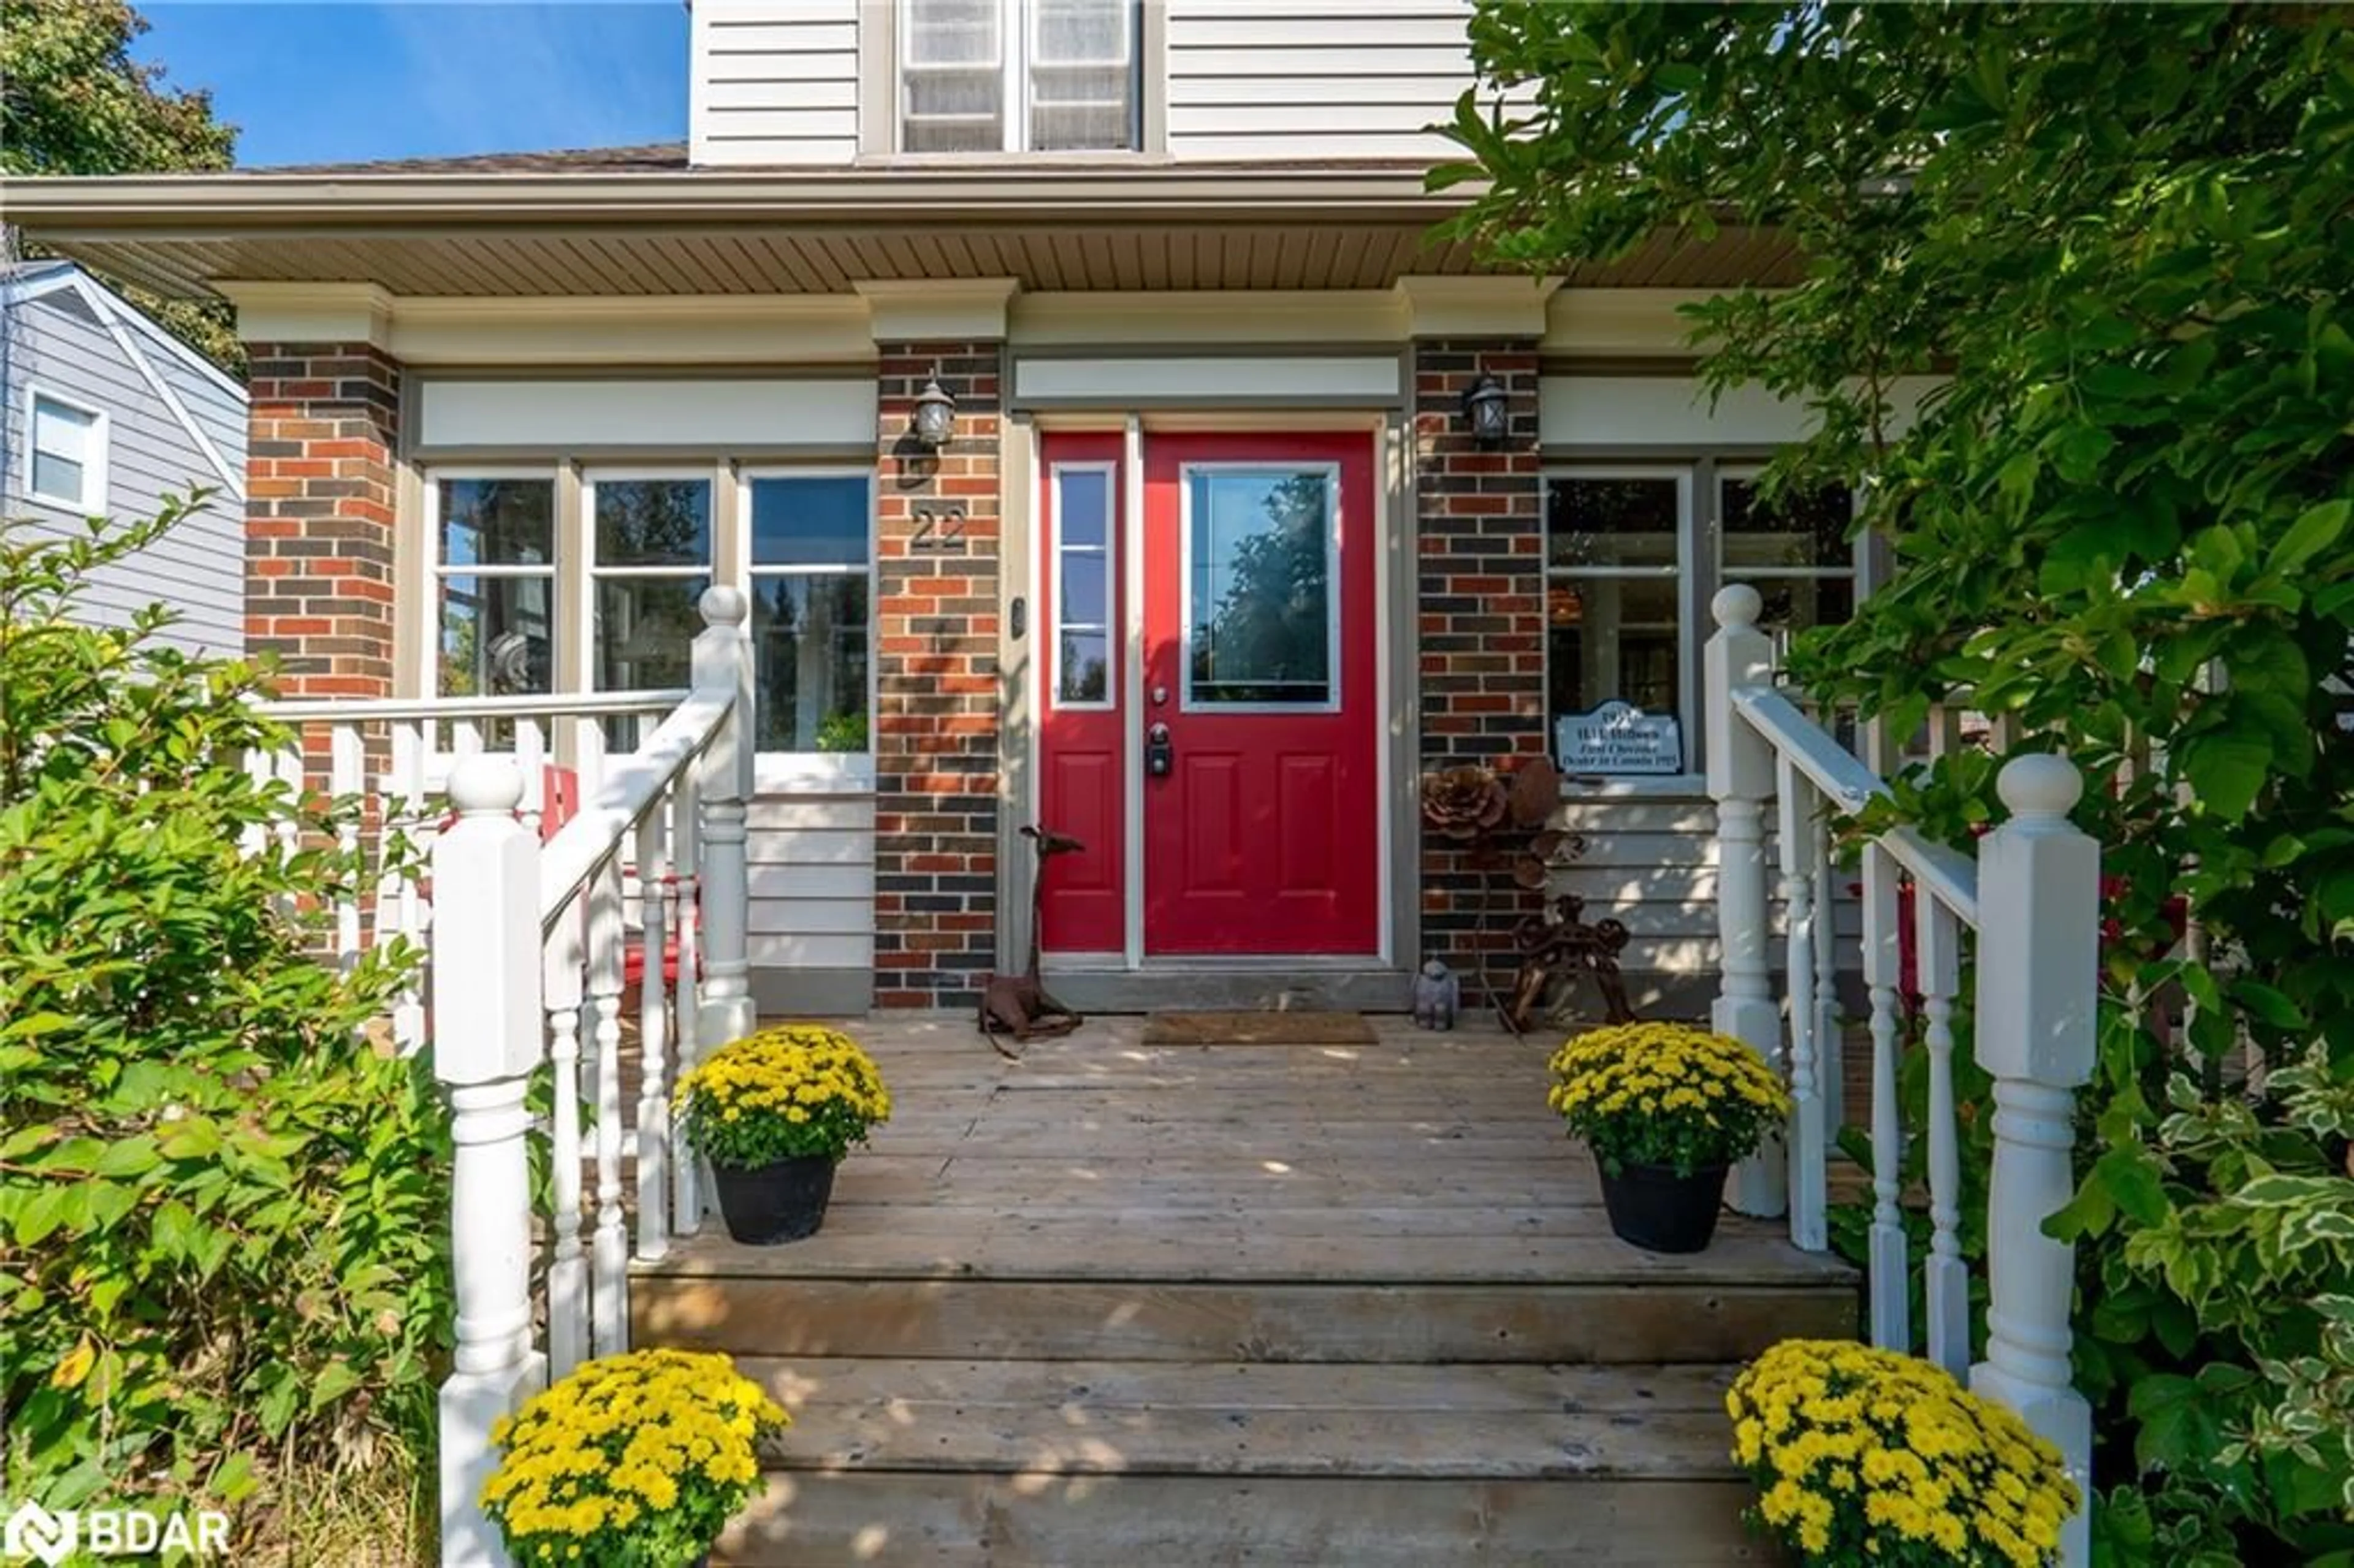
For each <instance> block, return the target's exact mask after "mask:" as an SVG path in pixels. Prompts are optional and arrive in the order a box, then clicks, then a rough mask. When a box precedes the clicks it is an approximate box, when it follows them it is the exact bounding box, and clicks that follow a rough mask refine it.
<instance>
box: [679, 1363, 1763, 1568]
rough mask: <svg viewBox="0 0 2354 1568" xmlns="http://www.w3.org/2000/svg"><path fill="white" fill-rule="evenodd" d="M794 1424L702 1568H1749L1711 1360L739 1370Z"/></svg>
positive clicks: (783, 1366) (1740, 1484)
mask: <svg viewBox="0 0 2354 1568" xmlns="http://www.w3.org/2000/svg"><path fill="white" fill-rule="evenodd" d="M739 1364H741V1365H742V1366H743V1367H744V1369H745V1370H746V1371H747V1372H748V1373H750V1374H751V1375H754V1376H757V1377H760V1378H762V1379H763V1380H764V1381H765V1382H766V1383H768V1385H769V1388H770V1389H771V1391H772V1392H773V1393H775V1394H776V1396H777V1397H778V1398H779V1400H780V1401H781V1402H783V1403H785V1404H788V1405H789V1406H791V1407H795V1408H796V1409H797V1410H800V1411H806V1412H808V1413H809V1414H808V1418H807V1420H806V1421H805V1423H804V1425H801V1426H799V1427H796V1428H795V1429H794V1430H792V1431H790V1432H788V1433H786V1434H785V1435H784V1436H783V1437H782V1438H781V1439H779V1441H778V1442H777V1443H776V1444H775V1445H773V1446H772V1448H771V1449H770V1451H769V1454H768V1456H767V1459H768V1467H769V1486H768V1489H767V1492H766V1494H765V1495H764V1496H763V1497H762V1498H760V1499H758V1500H757V1501H756V1502H755V1504H754V1505H753V1507H752V1508H751V1510H748V1513H747V1514H746V1516H745V1517H744V1519H743V1520H741V1521H740V1522H739V1524H738V1526H737V1529H736V1530H735V1531H733V1532H732V1533H731V1534H730V1536H729V1538H728V1539H727V1540H726V1542H723V1543H722V1549H721V1552H720V1553H719V1554H718V1556H717V1557H716V1559H715V1561H717V1562H722V1563H730V1564H737V1565H743V1568H753V1565H758V1568H769V1565H776V1568H784V1565H786V1564H791V1565H792V1568H832V1565H834V1564H843V1565H845V1568H846V1565H849V1564H853V1563H856V1564H873V1563H890V1564H898V1563H924V1564H949V1563H956V1564H983V1563H986V1564H991V1565H993V1568H1012V1565H1014V1564H1022V1565H1030V1564H1055V1565H1059V1568H1089V1565H1094V1564H1102V1565H1105V1568H1112V1565H1115V1564H1131V1563H1132V1564H1154V1565H1162V1564H1187V1565H1192V1564H1213V1563H1220V1564H1223V1563H1347V1564H1352V1565H1355V1564H1367V1565H1382V1564H1400V1565H1405V1564H1413V1565H1415V1568H1432V1565H1434V1564H1443V1563H1456V1562H1462V1561H1467V1560H1469V1559H1472V1558H1475V1557H1476V1558H1477V1559H1478V1560H1479V1561H1481V1562H1495V1563H1540V1562H1543V1563H1561V1562H1597V1563H1660V1564H1666V1563H1680V1564H1683V1563H1690V1564H1701V1563H1741V1562H1752V1561H1758V1560H1761V1558H1762V1556H1763V1553H1762V1552H1761V1551H1760V1550H1759V1549H1758V1548H1757V1547H1756V1545H1755V1542H1753V1541H1752V1540H1750V1538H1748V1537H1747V1536H1746V1535H1745V1533H1744V1531H1743V1528H1742V1526H1741V1524H1740V1520H1739V1515H1740V1511H1741V1509H1742V1507H1743V1506H1744V1502H1745V1501H1746V1500H1747V1499H1748V1497H1749V1495H1750V1494H1749V1489H1748V1488H1747V1485H1746V1483H1745V1482H1744V1481H1743V1480H1742V1479H1741V1478H1740V1477H1739V1476H1738V1474H1737V1472H1736V1471H1735V1470H1734V1468H1733V1467H1732V1464H1731V1462H1730V1460H1729V1459H1728V1458H1727V1457H1726V1454H1725V1449H1726V1446H1727V1443H1726V1436H1725V1428H1724V1417H1723V1391H1724V1387H1725V1385H1726V1384H1727V1383H1729V1382H1730V1380H1731V1376H1732V1372H1731V1370H1730V1369H1729V1368H1718V1367H1684V1366H1625V1367H1610V1368H1597V1367H1569V1366H1539V1365H1526V1364H1521V1365H1509V1364H1507V1365H1484V1366H1429V1365H1397V1364H1378V1363H1357V1364H1345V1365H1344V1364H1332V1365H1294V1366H1269V1365H1264V1364H1254V1363H1248V1362H1243V1363H1233V1362H1229V1363H1192V1364H1172V1363H1169V1362H1156V1361H1052V1362H1047V1361H883V1360H864V1359H861V1360H847V1361H845V1360H833V1359H826V1358H792V1359H788V1360H773V1359H769V1358H758V1357H754V1358H746V1359H744V1360H743V1361H741V1362H740V1363H739Z"/></svg>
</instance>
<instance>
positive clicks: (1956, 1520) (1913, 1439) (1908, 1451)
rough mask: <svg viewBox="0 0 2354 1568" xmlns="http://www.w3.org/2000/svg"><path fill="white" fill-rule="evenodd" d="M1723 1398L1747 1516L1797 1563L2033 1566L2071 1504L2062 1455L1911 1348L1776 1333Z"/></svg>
mask: <svg viewBox="0 0 2354 1568" xmlns="http://www.w3.org/2000/svg"><path fill="white" fill-rule="evenodd" d="M1724 1405H1725V1409H1726V1410H1727V1411H1728V1412H1729V1413H1730V1414H1732V1416H1733V1457H1734V1458H1735V1459H1736V1460H1738V1461H1739V1462H1740V1463H1741V1465H1742V1466H1743V1467H1744V1468H1746V1469H1747V1470H1748V1471H1749V1473H1750V1475H1751V1476H1752V1477H1754V1478H1755V1479H1756V1482H1757V1485H1758V1487H1759V1488H1760V1489H1762V1491H1763V1494H1764V1495H1763V1496H1762V1497H1761V1499H1759V1501H1758V1505H1757V1508H1756V1510H1755V1517H1756V1518H1757V1519H1758V1520H1759V1521H1761V1522H1762V1523H1763V1524H1765V1526H1766V1527H1767V1528H1769V1529H1771V1530H1772V1531H1775V1532H1776V1533H1777V1534H1778V1535H1780V1536H1781V1537H1782V1539H1783V1541H1784V1542H1787V1544H1788V1545H1789V1546H1790V1547H1791V1548H1793V1549H1794V1550H1795V1551H1796V1552H1797V1553H1798V1554H1799V1558H1800V1560H1801V1561H1803V1562H1807V1563H1887V1564H1890V1565H1891V1568H1933V1565H1934V1568H1998V1565H2007V1568H2042V1565H2043V1564H2045V1563H2051V1562H2052V1561H2053V1559H2054V1558H2055V1557H2056V1556H2057V1554H2058V1552H2059V1548H2060V1526H2061V1523H2062V1521H2063V1520H2066V1519H2067V1518H2068V1516H2069V1515H2071V1514H2073V1513H2074V1512H2075V1511H2076V1504H2077V1493H2076V1486H2075V1483H2074V1482H2073V1481H2071V1480H2070V1479H2069V1478H2068V1477H2067V1475H2066V1473H2065V1471H2064V1470H2063V1469H2062V1467H2061V1459H2060V1453H2059V1450H2057V1449H2056V1448H2054V1447H2052V1445H2051V1444H2049V1443H2047V1442H2045V1441H2044V1440H2043V1439H2042V1438H2041V1437H2039V1436H2036V1435H2035V1433H2034V1432H2032V1431H2031V1430H2030V1429H2029V1427H2028V1425H2027V1424H2026V1423H2025V1422H2023V1421H2021V1420H2020V1418H2019V1417H2018V1416H2017V1415H2016V1414H2013V1413H2012V1412H2011V1411H2010V1410H2009V1409H2008V1408H2006V1407H2005V1406H2003V1405H2000V1404H1995V1403H1994V1402H1993V1401H1991V1400H1986V1399H1980V1398H1979V1397H1978V1395H1976V1394H1974V1393H1970V1392H1968V1391H1967V1389H1965V1388H1963V1387H1962V1385H1961V1384H1960V1383H1956V1382H1955V1381H1954V1379H1953V1377H1952V1375H1951V1374H1950V1373H1948V1372H1946V1370H1945V1369H1944V1368H1942V1367H1939V1366H1936V1365H1934V1364H1933V1363H1931V1362H1928V1361H1921V1360H1919V1359H1917V1358H1915V1357H1913V1356H1904V1355H1898V1354H1897V1353H1896V1352H1895V1351H1875V1350H1873V1349H1872V1348H1871V1347H1869V1346H1866V1345H1859V1344H1854V1343H1852V1342H1850V1341H1848V1340H1784V1341H1783V1342H1782V1343H1780V1344H1778V1345H1776V1346H1775V1347H1774V1348H1773V1349H1772V1350H1770V1351H1766V1352H1765V1354H1764V1355H1762V1356H1760V1357H1758V1358H1757V1359H1756V1360H1755V1361H1752V1362H1751V1363H1750V1364H1749V1366H1748V1369H1747V1370H1746V1371H1744V1372H1742V1374H1741V1376H1740V1377H1739V1378H1738V1379H1737V1380H1735V1381H1734V1385H1733V1389H1732V1392H1731V1393H1728V1394H1726V1396H1725V1401H1724Z"/></svg>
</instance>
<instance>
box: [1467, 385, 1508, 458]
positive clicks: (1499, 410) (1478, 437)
mask: <svg viewBox="0 0 2354 1568" xmlns="http://www.w3.org/2000/svg"><path fill="white" fill-rule="evenodd" d="M1511 405H1512V397H1511V393H1509V392H1507V391H1505V390H1504V388H1503V387H1502V386H1501V385H1500V383H1499V382H1498V381H1497V380H1496V378H1495V377H1494V376H1481V377H1479V380H1478V381H1476V382H1474V383H1473V384H1472V387H1471V389H1470V390H1469V392H1466V393H1464V394H1463V422H1464V423H1465V424H1467V425H1469V426H1470V427H1471V439H1472V440H1474V441H1476V442H1478V443H1479V445H1480V446H1483V447H1500V446H1502V445H1503V444H1504V437H1505V435H1506V434H1507V433H1508V432H1509V431H1510V429H1511Z"/></svg>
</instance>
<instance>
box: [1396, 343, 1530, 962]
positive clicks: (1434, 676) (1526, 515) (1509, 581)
mask: <svg viewBox="0 0 2354 1568" xmlns="http://www.w3.org/2000/svg"><path fill="white" fill-rule="evenodd" d="M1482 375H1486V376H1494V377H1495V378H1496V380H1497V381H1498V382H1499V383H1500V384H1501V385H1502V387H1504V390H1505V391H1506V392H1507V393H1509V394H1510V395H1511V405H1510V409H1511V435H1510V437H1509V439H1508V440H1506V441H1505V443H1504V445H1503V447H1502V448H1500V450H1494V451H1483V450H1480V449H1479V447H1478V446H1477V445H1476V444H1475V443H1474V442H1473V440H1471V437H1470V434H1469V429H1468V427H1467V425H1466V422H1465V419H1464V417H1463V394H1464V392H1465V391H1466V390H1468V389H1469V387H1472V386H1473V385H1474V384H1475V383H1476V382H1477V381H1478V380H1479V377H1480V376H1482ZM1414 440H1415V504H1416V512H1417V520H1418V523H1419V525H1420V529H1421V541H1422V544H1421V552H1422V559H1421V561H1420V564H1419V569H1418V571H1417V573H1416V578H1417V581H1416V620H1417V623H1418V630H1419V633H1420V647H1421V672H1420V676H1421V687H1420V696H1421V704H1422V758H1421V764H1422V770H1423V772H1425V773H1431V772H1436V771H1437V770H1438V769H1440V768H1449V767H1455V766H1458V765H1461V764H1465V763H1472V762H1481V763H1486V764H1488V765H1489V766H1490V767H1495V768H1500V769H1501V768H1509V767H1510V766H1511V764H1512V763H1513V761H1514V760H1515V759H1516V758H1522V757H1529V756H1536V755H1542V754H1543V751H1544V749H1545V738H1544V729H1545V711H1544V709H1545V689H1544V497H1543V481H1542V479H1541V478H1540V476H1539V461H1538V457H1537V353H1536V347H1535V345H1534V344H1529V343H1524V342H1516V341H1511V340H1501V341H1459V340H1457V341H1448V340H1435V341H1426V342H1422V343H1417V344H1416V345H1415V376H1414ZM1490 875H1491V874H1489V873H1481V872H1476V871H1473V870H1472V869H1471V868H1470V867H1469V864H1468V863H1467V861H1466V857H1465V855H1464V854H1463V853H1462V851H1461V850H1460V849H1459V848H1458V847H1456V846H1455V845H1453V844H1451V843H1449V842H1447V841H1445V840H1442V839H1437V838H1433V837H1429V836H1426V837H1425V839H1424V841H1423V846H1422V929H1423V951H1424V955H1425V956H1430V955H1435V956H1437V957H1440V958H1443V959H1447V961H1448V962H1450V963H1454V964H1457V965H1458V966H1459V965H1462V964H1465V963H1467V962H1469V961H1471V960H1472V958H1473V952H1474V948H1475V946H1476V945H1477V942H1478V930H1479V918H1480V912H1481V910H1482V909H1483V908H1492V909H1493V910H1495V911H1496V912H1497V924H1498V925H1499V926H1509V925H1510V924H1511V921H1512V920H1513V919H1517V918H1518V916H1520V915H1521V914H1522V913H1526V912H1528V911H1532V910H1533V909H1535V908H1536V907H1537V901H1536V899H1535V897H1534V896H1533V895H1530V896H1528V897H1526V898H1523V899H1519V900H1515V899H1512V898H1510V897H1508V896H1506V895H1503V894H1502V893H1500V892H1499V893H1498V894H1497V895H1496V896H1495V898H1494V901H1493V902H1492V904H1483V903H1482V896H1483V890H1484V888H1485V886H1486V879H1487V877H1488V876H1490ZM1490 940H1491V941H1492V942H1501V941H1502V940H1504V937H1503V933H1502V932H1500V931H1499V932H1497V933H1495V934H1494V935H1493V936H1492V937H1491V938H1490ZM1417 961H1419V959H1417ZM1493 972H1494V974H1495V978H1496V979H1497V980H1498V981H1499V983H1500V982H1501V980H1502V978H1503V968H1502V966H1501V965H1500V964H1498V965H1496V966H1495V968H1494V971H1493Z"/></svg>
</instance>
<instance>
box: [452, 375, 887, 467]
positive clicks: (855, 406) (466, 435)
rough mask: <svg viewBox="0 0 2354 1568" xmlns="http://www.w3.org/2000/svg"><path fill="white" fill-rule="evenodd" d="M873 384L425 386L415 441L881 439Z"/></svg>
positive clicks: (750, 443)
mask: <svg viewBox="0 0 2354 1568" xmlns="http://www.w3.org/2000/svg"><path fill="white" fill-rule="evenodd" d="M875 397H876V393H875V379H874V377H873V376H859V377H856V378H844V379H842V380H831V379H829V380H758V381H756V380H740V381H736V380H731V381H716V380H715V381H601V380H599V381H427V382H424V383H423V384H421V385H420V386H419V388H418V420H417V426H418V434H417V444H418V445H419V447H421V448H427V449H430V448H435V447H477V448H488V447H546V448H549V449H551V450H554V449H559V448H560V449H566V450H571V449H578V448H582V447H597V446H615V447H634V448H645V447H679V448H682V449H692V450H696V451H726V450H730V449H732V448H744V447H752V448H758V447H762V446H777V445H782V444H785V443H788V442H790V443H793V444H796V445H825V446H844V447H854V446H863V445H871V444H872V443H873V441H874V440H875V418H876V404H875Z"/></svg>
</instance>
